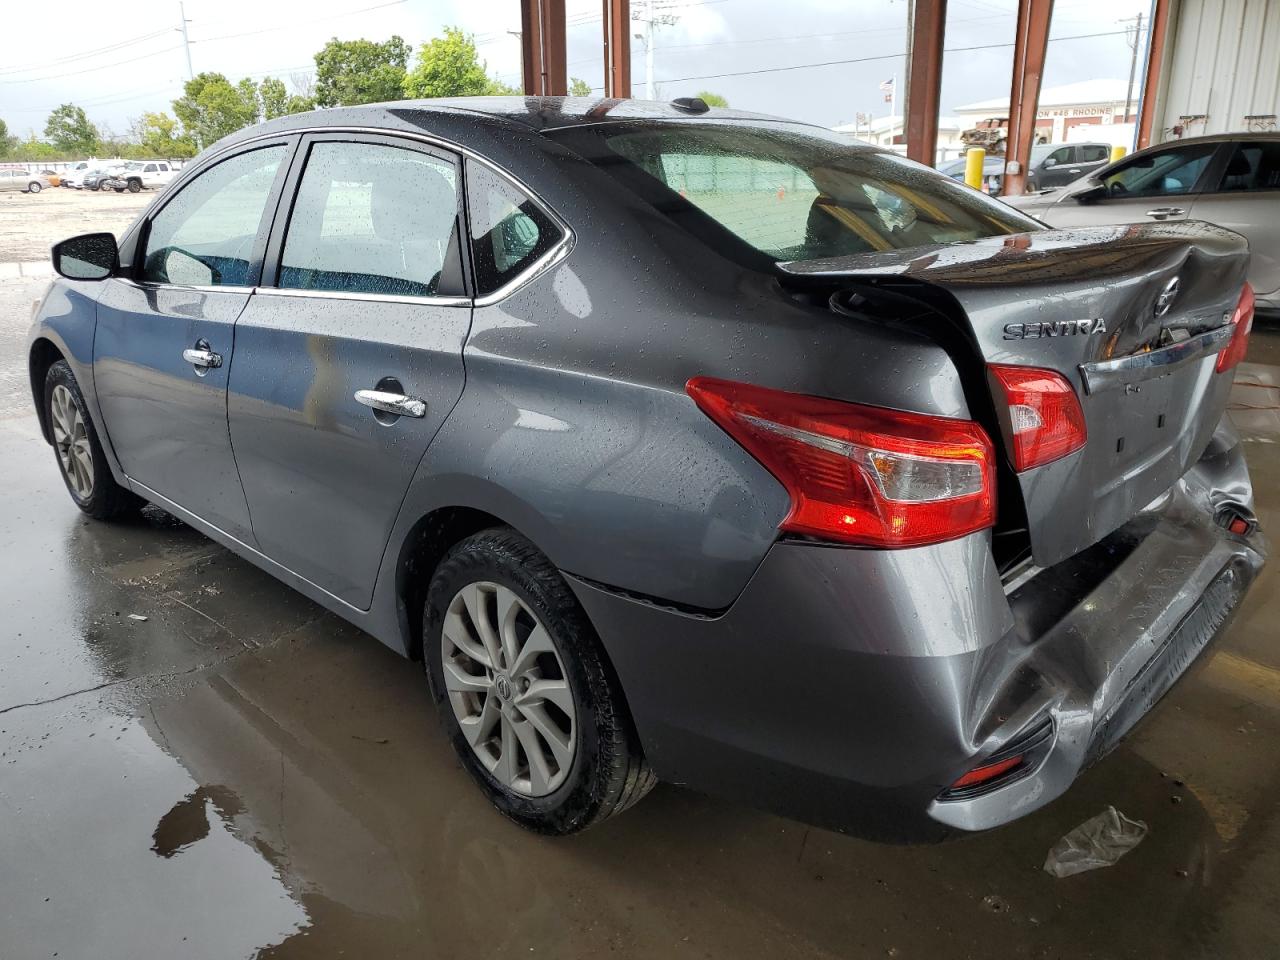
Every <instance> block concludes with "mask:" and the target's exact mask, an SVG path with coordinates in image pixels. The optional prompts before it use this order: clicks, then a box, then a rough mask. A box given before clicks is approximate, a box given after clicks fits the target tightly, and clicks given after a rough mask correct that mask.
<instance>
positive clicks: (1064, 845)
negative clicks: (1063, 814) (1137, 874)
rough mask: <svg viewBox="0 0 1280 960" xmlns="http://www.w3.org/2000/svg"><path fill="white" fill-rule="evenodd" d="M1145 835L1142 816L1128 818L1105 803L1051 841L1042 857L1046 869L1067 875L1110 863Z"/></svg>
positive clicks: (1060, 874) (1095, 868) (1053, 873)
mask: <svg viewBox="0 0 1280 960" xmlns="http://www.w3.org/2000/svg"><path fill="white" fill-rule="evenodd" d="M1146 835H1147V825H1146V824H1145V823H1143V822H1142V821H1141V820H1130V819H1129V818H1128V817H1126V816H1125V815H1124V814H1123V813H1121V812H1120V811H1119V810H1117V809H1116V808H1115V807H1107V809H1106V810H1104V811H1102V813H1100V814H1098V815H1097V816H1096V817H1090V818H1089V819H1088V820H1086V821H1085V822H1084V823H1082V824H1080V826H1078V827H1076V828H1075V829H1074V830H1072V831H1071V832H1070V833H1068V834H1067V835H1066V836H1064V837H1063V838H1062V839H1061V840H1059V841H1058V842H1057V843H1055V844H1054V845H1053V847H1052V848H1051V849H1050V850H1049V856H1047V857H1046V858H1045V861H1044V870H1045V873H1048V874H1051V875H1053V876H1055V877H1069V876H1072V875H1073V874H1077V873H1084V872H1085V871H1086V870H1097V869H1098V868H1099V867H1109V866H1111V865H1112V864H1113V863H1115V862H1116V861H1117V860H1119V859H1120V858H1121V857H1123V856H1124V855H1125V854H1126V853H1128V852H1129V851H1130V850H1132V849H1133V848H1134V847H1136V846H1137V845H1138V844H1139V843H1141V842H1142V838H1143V837H1145V836H1146Z"/></svg>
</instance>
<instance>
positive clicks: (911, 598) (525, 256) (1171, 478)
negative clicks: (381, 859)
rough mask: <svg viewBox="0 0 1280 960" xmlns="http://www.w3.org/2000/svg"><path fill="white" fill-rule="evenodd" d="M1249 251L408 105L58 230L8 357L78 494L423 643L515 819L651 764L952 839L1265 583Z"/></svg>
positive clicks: (208, 162) (521, 114)
mask: <svg viewBox="0 0 1280 960" xmlns="http://www.w3.org/2000/svg"><path fill="white" fill-rule="evenodd" d="M602 103H603V106H602ZM1134 249H1140V250H1141V251H1143V253H1142V255H1141V256H1135V254H1134V252H1133V251H1134ZM1247 263H1248V253H1247V250H1246V246H1245V243H1244V241H1243V240H1242V239H1241V238H1240V237H1239V236H1238V235H1236V234H1234V233H1231V232H1230V231H1227V230H1222V229H1219V228H1217V227H1213V226H1209V225H1207V224H1159V223H1157V224H1144V225H1141V226H1131V227H1095V228H1092V229H1088V230H1076V231H1069V232H1068V231H1055V230H1047V229H1045V228H1044V227H1043V226H1042V225H1040V224H1039V223H1037V222H1036V221H1035V220H1033V219H1031V218H1029V217H1026V216H1024V215H1023V214H1021V213H1019V212H1017V211H1015V210H1013V209H1012V208H1010V207H1007V206H1005V205H1003V204H1001V203H999V202H998V201H996V200H993V199H991V198H989V197H985V196H983V195H982V194H980V193H978V192H976V191H973V190H970V189H968V188H967V187H965V186H964V185H962V184H958V183H956V182H955V181H954V180H952V179H950V178H948V177H945V176H942V175H941V174H939V173H938V172H937V171H935V170H931V169H928V168H925V167H923V166H921V165H919V164H916V163H913V162H912V161H909V160H907V159H905V158H904V157H900V156H897V155H895V154H893V153H891V152H888V151H885V150H881V149H878V148H874V147H868V146H865V145H857V144H850V143H849V142H847V141H846V140H844V139H843V138H841V137H839V136H838V135H836V134H833V133H831V132H830V131H827V130H824V129H822V128H818V127H813V126H809V125H806V124H801V123H794V122H789V121H785V120H779V119H776V118H770V117H762V116H758V115H752V114H746V113H741V112H737V111H731V110H710V109H709V108H708V107H707V106H706V104H705V103H703V102H702V101H701V100H697V99H692V100H677V101H674V102H673V103H670V104H662V103H646V102H643V101H632V100H623V101H603V102H602V101H599V100H596V99H588V98H537V97H510V98H507V97H502V98H479V97H477V98H467V99H461V100H452V101H416V102H415V101H404V102H400V103H395V104H388V105H369V106H360V107H350V108H338V109H331V110H324V111H322V112H319V113H312V114H297V115H293V116H289V117H281V118H278V119H276V120H272V121H270V122H268V123H266V124H262V125H260V126H257V127H253V128H250V129H246V130H243V131H241V132H239V133H236V134H234V135H232V136H231V137H228V138H226V139H224V140H222V141H220V142H218V143H217V144H215V145H213V146H212V147H210V148H208V149H207V150H205V151H204V153H203V154H201V156H200V157H199V158H198V159H197V160H196V161H194V162H193V163H192V164H190V165H188V166H187V167H185V168H184V169H183V170H182V172H181V173H180V175H179V177H178V179H177V180H175V182H174V183H173V184H171V185H170V187H169V188H168V189H167V190H166V191H165V192H164V193H162V194H160V195H159V196H158V197H157V198H156V200H155V201H154V202H153V203H152V204H151V206H150V207H149V209H147V210H146V211H145V212H144V213H143V214H142V216H141V218H140V219H139V220H138V222H137V223H136V224H135V225H134V226H133V227H131V228H130V229H129V230H128V231H127V232H125V233H124V234H123V235H122V236H121V237H120V240H119V242H118V243H117V240H116V238H115V237H113V236H112V235H111V234H90V235H87V236H83V237H77V238H72V239H70V240H66V241H63V242H62V243H61V244H59V245H58V246H57V247H55V250H54V265H55V267H56V269H57V270H58V272H59V273H60V274H61V278H60V279H58V280H56V281H55V282H54V283H53V285H52V286H51V288H50V289H49V291H48V293H47V295H46V296H45V297H44V299H43V302H42V303H41V304H39V305H38V307H37V312H36V317H35V322H34V325H33V328H32V331H31V336H30V341H29V348H28V349H29V369H30V373H31V389H32V396H33V399H34V402H35V404H36V409H37V410H38V412H39V417H40V423H41V426H42V429H43V431H44V435H45V438H46V439H47V441H48V442H49V444H50V445H51V447H52V448H53V452H54V455H55V456H56V458H57V462H58V465H59V468H60V470H61V472H62V475H63V478H64V480H65V483H66V487H67V490H68V491H69V493H70V495H71V498H72V499H73V500H74V501H75V503H76V504H77V505H78V506H79V507H80V509H81V510H83V511H84V512H85V513H86V514H88V515H90V516H92V517H95V518H99V519H104V520H105V519H109V518H112V517H116V516H119V515H121V514H123V513H127V512H129V511H132V510H136V509H137V508H138V507H139V506H140V505H141V504H143V503H144V502H145V501H150V502H151V503H154V504H157V505H159V506H160V507H162V508H163V509H165V510H167V511H168V512H170V513H171V514H173V515H175V516H177V517H180V518H182V519H183V520H185V521H187V522H188V523H190V524H191V525H192V526H194V527H195V528H197V529H198V530H201V531H203V532H204V533H205V534H207V535H208V536H209V537H212V538H213V539H214V540H216V541H217V542H219V543H221V544H223V545H225V546H226V547H228V548H229V549H231V550H233V551H235V552H236V553H238V554H240V555H241V556H243V557H245V558H247V559H248V560H249V561H250V562H252V563H254V564H257V565H258V566H259V567H261V568H262V569H263V570H265V571H267V572H268V573H270V574H272V575H274V576H276V577H278V578H280V579H281V580H282V581H284V582H285V583H287V584H289V585H290V586H292V587H294V588H296V589H297V590H299V591H301V592H302V593H304V594H305V595H307V596H309V597H311V598H313V599H314V600H315V601H316V602H318V603H320V604H322V605H323V606H325V607H326V608H327V609H329V610H332V611H334V612H335V613H337V614H338V615H340V616H342V617H344V618H346V619H347V620H349V621H350V622H352V623H354V624H357V625H358V626H360V627H361V628H363V629H365V630H367V631H368V632H369V633H371V634H373V636H375V637H376V638H377V639H378V640H380V641H382V642H383V643H385V644H388V645H390V646H391V647H392V648H394V649H395V650H397V651H398V652H400V653H401V654H403V655H405V656H407V657H410V658H414V659H420V660H421V661H422V662H423V665H424V667H425V671H426V678H427V683H428V687H429V690H430V692H431V695H432V697H433V699H434V701H435V703H436V705H437V707H438V711H439V717H440V720H441V722H442V723H443V725H444V728H445V730H446V731H447V733H448V736H449V737H450V738H451V740H452V743H453V745H454V747H455V749H456V750H457V752H458V756H459V757H460V758H461V761H462V763H463V765H464V766H465V767H466V769H467V770H468V772H469V773H470V774H471V775H472V776H473V777H474V779H475V780H476V782H477V783H478V784H479V785H480V787H481V788H482V789H483V791H484V792H485V794H486V795H487V796H488V797H489V799H490V800H491V801H492V802H493V803H494V804H495V805H496V806H497V807H498V808H499V809H500V810H502V811H503V812H504V813H505V814H507V815H508V816H510V817H512V818H513V819H514V820H516V821H518V822H519V823H521V824H524V825H525V826H527V827H530V828H532V829H535V830H539V831H543V832H547V833H569V832H572V831H575V830H580V829H582V828H584V827H586V826H589V825H591V824H592V823H595V822H598V821H600V820H602V819H603V818H605V817H607V816H610V815H612V814H614V813H617V812H619V811H622V810H625V809H626V808H627V807H629V806H630V805H631V804H632V803H634V802H636V801H637V800H638V799H640V798H641V797H642V796H644V794H645V793H646V792H647V791H648V790H649V788H650V787H651V786H652V785H653V784H654V782H655V779H656V778H664V779H669V780H671V781H673V782H676V783H682V784H688V785H690V786H693V787H696V788H700V789H703V790H706V791H708V792H714V793H720V794H725V795H728V796H731V797H735V798H738V799H741V800H746V801H749V802H752V803H755V804H758V805H760V806H764V807H768V808H771V809H776V810H779V811H783V812H786V813H789V814H792V815H795V816H799V817H802V818H805V819H807V820H810V821H813V822H816V823H821V824H826V825H830V826H835V827H838V828H842V829H847V830H852V831H856V832H859V833H862V834H865V835H868V836H874V837H880V838H886V839H889V838H891V839H897V840H906V839H933V838H937V837H939V836H941V835H944V834H946V833H948V832H951V831H955V830H980V829H985V828H988V827H994V826H997V825H1000V824H1003V823H1007V822H1009V821H1011V820H1013V819H1015V818H1017V817H1020V816H1022V815H1024V814H1026V813H1029V812H1030V811H1032V810H1035V809H1036V808H1038V807H1040V806H1042V805H1044V804H1045V803H1048V802H1049V801H1050V800H1052V799H1053V798H1054V797H1056V796H1058V795H1060V794H1062V793H1063V792H1064V791H1065V790H1066V789H1067V788H1068V787H1069V786H1070V785H1071V783H1072V782H1073V781H1074V780H1075V778H1076V777H1077V776H1078V775H1079V774H1080V772H1081V771H1082V770H1084V769H1085V768H1087V767H1088V766H1089V765H1090V764H1091V763H1093V762H1094V761H1096V760H1097V759H1098V758H1099V757H1101V756H1103V755H1104V754H1105V753H1106V752H1107V751H1108V750H1110V749H1111V748H1112V747H1113V746H1115V744H1116V743H1117V742H1118V741H1119V740H1120V739H1121V738H1122V737H1123V736H1124V735H1125V734H1126V733H1127V732H1128V731H1129V730H1130V729H1131V728H1132V726H1133V724H1134V723H1136V722H1137V721H1138V720H1139V718H1141V717H1142V716H1143V715H1144V714H1145V713H1146V712H1147V711H1148V710H1149V709H1150V708H1151V707H1152V706H1153V705H1154V704H1155V702H1156V701H1157V700H1158V699H1159V698H1160V697H1161V696H1162V695H1163V694H1164V693H1165V691H1167V690H1168V689H1169V688H1170V687H1171V686H1172V685H1173V683H1174V682H1175V681H1176V680H1177V679H1178V678H1179V676H1180V675H1181V674H1182V673H1183V671H1184V670H1185V669H1186V668H1187V666H1188V665H1189V664H1190V663H1191V662H1192V661H1193V660H1195V659H1196V658H1197V656H1199V654H1200V653H1201V652H1202V651H1203V650H1204V649H1205V648H1206V647H1207V646H1208V645H1209V643H1210V642H1211V641H1212V640H1213V639H1214V637H1215V636H1217V635H1218V634H1220V632H1221V631H1222V629H1223V627H1224V626H1225V624H1226V623H1227V622H1228V621H1229V620H1230V618H1231V616H1232V614H1233V611H1234V610H1236V609H1237V607H1238V605H1239V602H1240V600H1241V598H1242V597H1243V596H1244V595H1245V592H1246V591H1247V590H1248V588H1249V586H1250V584H1251V583H1252V582H1253V581H1254V579H1255V576H1256V575H1257V572H1258V570H1259V569H1260V568H1261V566H1262V564H1263V561H1264V557H1265V553H1266V544H1265V541H1264V538H1263V536H1262V534H1261V532H1260V531H1259V529H1258V521H1257V518H1256V517H1255V515H1254V512H1253V495H1252V488H1251V486H1250V482H1249V474H1248V471H1247V469H1246V466H1245V461H1244V451H1243V447H1242V445H1241V443H1240V442H1239V439H1238V437H1237V436H1236V434H1235V432H1234V431H1233V429H1232V427H1231V424H1230V422H1229V421H1228V420H1227V419H1226V417H1225V408H1226V404H1227V397H1228V393H1229V391H1230V390H1231V384H1232V379H1233V377H1234V376H1235V373H1234V370H1235V367H1236V365H1237V364H1238V363H1239V362H1240V361H1241V359H1242V358H1243V356H1244V353H1245V349H1246V347H1247V344H1248V336H1249V327H1250V322H1251V320H1252V301H1251V295H1250V291H1249V286H1248V284H1247V283H1246V282H1245V270H1246V267H1247Z"/></svg>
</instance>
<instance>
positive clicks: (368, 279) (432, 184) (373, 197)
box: [280, 143, 458, 296]
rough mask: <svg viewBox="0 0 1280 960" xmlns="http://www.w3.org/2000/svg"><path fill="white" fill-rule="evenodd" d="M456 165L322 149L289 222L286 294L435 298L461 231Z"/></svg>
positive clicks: (389, 150) (398, 153)
mask: <svg viewBox="0 0 1280 960" xmlns="http://www.w3.org/2000/svg"><path fill="white" fill-rule="evenodd" d="M457 221H458V192H457V174H456V170H455V168H454V166H453V164H452V163H449V162H448V161H447V160H442V159H440V158H438V157H433V156H431V155H429V154H426V153H423V152H421V151H419V150H410V149H405V148H402V147H391V146H384V145H381V144H374V143H317V144H315V145H314V146H313V147H312V148H311V154H310V156H309V157H308V159H307V168H306V171H305V172H304V173H303V175H302V183H301V184H300V185H299V187H298V196H297V199H296V200H295V201H294V204H293V214H292V215H291V216H290V218H289V231H288V233H287V234H286V236H285V242H284V253H283V254H282V255H281V258H280V286H282V287H289V288H292V289H297V290H331V291H339V292H347V293H376V294H390V295H400V296H406V295H407V296H430V295H432V294H434V293H435V292H436V288H437V286H438V285H439V283H440V272H441V270H442V269H443V268H444V262H445V257H446V255H447V254H448V252H449V244H450V242H451V241H452V239H453V234H454V231H455V230H456V229H457Z"/></svg>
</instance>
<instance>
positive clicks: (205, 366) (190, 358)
mask: <svg viewBox="0 0 1280 960" xmlns="http://www.w3.org/2000/svg"><path fill="white" fill-rule="evenodd" d="M182 359H183V360H185V361H187V363H189V364H191V365H192V366H193V367H195V368H196V372H197V373H199V372H200V371H202V370H215V369H217V368H218V367H220V366H222V354H220V353H214V352H213V350H212V349H211V348H210V346H209V341H208V340H197V341H196V345H195V346H194V347H188V348H187V349H186V350H183V351H182Z"/></svg>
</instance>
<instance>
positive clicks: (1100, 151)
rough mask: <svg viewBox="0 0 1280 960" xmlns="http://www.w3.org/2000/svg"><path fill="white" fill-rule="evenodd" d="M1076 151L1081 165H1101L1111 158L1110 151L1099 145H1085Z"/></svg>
mask: <svg viewBox="0 0 1280 960" xmlns="http://www.w3.org/2000/svg"><path fill="white" fill-rule="evenodd" d="M1077 149H1078V150H1079V151H1080V162H1081V163H1102V162H1103V161H1104V160H1106V159H1107V158H1108V157H1109V156H1111V151H1110V150H1108V149H1107V148H1106V147H1104V146H1103V145H1102V144H1100V143H1086V144H1085V145H1084V146H1082V147H1078V148H1077Z"/></svg>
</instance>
